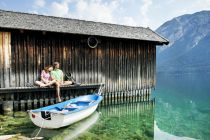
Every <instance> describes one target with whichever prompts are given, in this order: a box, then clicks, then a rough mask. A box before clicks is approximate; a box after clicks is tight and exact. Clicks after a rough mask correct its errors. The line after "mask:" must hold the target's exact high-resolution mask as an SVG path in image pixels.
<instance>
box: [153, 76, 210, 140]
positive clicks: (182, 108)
mask: <svg viewBox="0 0 210 140" xmlns="http://www.w3.org/2000/svg"><path fill="white" fill-rule="evenodd" d="M157 79H158V80H157V89H156V90H155V92H154V94H153V95H154V96H155V97H156V106H155V122H156V124H157V126H158V128H159V129H160V130H161V131H165V132H167V133H163V135H162V138H164V139H167V138H169V139H172V138H173V137H172V136H171V135H175V136H180V137H185V138H179V139H188V138H194V139H202V140H208V139H210V121H209V120H210V74H180V75H170V74H165V75H164V74H161V75H158V76H157ZM155 132H156V131H155ZM160 136H161V134H157V135H155V139H158V137H160ZM187 137H188V138H187ZM175 138H176V139H178V137H175Z"/></svg>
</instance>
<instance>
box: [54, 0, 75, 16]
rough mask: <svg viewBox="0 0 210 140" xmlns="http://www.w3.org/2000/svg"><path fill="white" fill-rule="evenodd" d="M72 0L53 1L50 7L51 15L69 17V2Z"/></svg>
mask: <svg viewBox="0 0 210 140" xmlns="http://www.w3.org/2000/svg"><path fill="white" fill-rule="evenodd" d="M70 2H71V1H70V0H63V1H61V2H60V3H59V2H56V1H54V2H52V4H51V7H50V15H54V16H59V17H67V16H68V15H69V3H70Z"/></svg>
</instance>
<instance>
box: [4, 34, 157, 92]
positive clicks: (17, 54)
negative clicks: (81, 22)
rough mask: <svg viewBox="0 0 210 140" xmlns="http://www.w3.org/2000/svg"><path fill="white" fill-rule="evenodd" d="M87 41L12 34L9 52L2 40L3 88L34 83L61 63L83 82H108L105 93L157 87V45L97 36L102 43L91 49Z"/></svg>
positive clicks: (60, 35) (72, 37)
mask: <svg viewBox="0 0 210 140" xmlns="http://www.w3.org/2000/svg"><path fill="white" fill-rule="evenodd" d="M2 33H3V32H1V35H0V38H2ZM4 34H5V32H4ZM7 34H8V36H10V33H7ZM87 38H88V36H82V35H70V34H57V33H46V34H42V33H40V32H29V31H28V32H26V31H25V32H23V33H20V32H18V31H12V32H11V45H10V38H9V37H8V39H7V40H6V42H7V45H6V48H7V49H5V48H3V46H4V47H5V45H3V44H4V43H2V39H0V54H3V55H0V58H1V60H0V68H1V69H0V78H1V84H0V87H1V88H3V87H6V86H12V87H18V86H24V85H25V83H28V82H30V83H33V82H34V81H35V80H36V79H37V78H38V77H39V75H40V72H41V70H42V69H43V67H44V66H46V65H50V64H52V63H53V62H54V61H59V62H60V63H61V69H63V71H64V72H71V73H72V75H73V76H74V77H75V78H76V80H77V81H78V82H80V83H100V82H103V83H105V84H106V92H115V91H116V92H117V91H128V90H140V89H145V88H147V89H149V88H152V87H154V85H155V61H156V58H155V57H156V56H155V53H156V50H155V44H154V43H152V42H148V41H136V40H123V39H113V38H105V37H97V38H98V39H99V40H100V43H99V44H98V47H97V48H95V49H92V48H89V47H88V45H87V42H86V41H87ZM10 47H11V48H10ZM7 52H8V53H7ZM5 53H6V54H9V55H5ZM11 57H12V59H11ZM8 68H9V69H8ZM5 72H6V73H5ZM5 79H6V80H5Z"/></svg>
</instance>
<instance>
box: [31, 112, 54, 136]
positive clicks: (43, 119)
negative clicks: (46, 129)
mask: <svg viewBox="0 0 210 140" xmlns="http://www.w3.org/2000/svg"><path fill="white" fill-rule="evenodd" d="M30 112H31V114H33V115H35V116H36V117H38V118H41V119H42V124H41V127H40V128H39V131H38V132H37V134H36V136H35V137H33V138H36V137H37V136H38V135H39V133H40V132H41V130H42V127H43V125H44V121H45V120H47V119H49V118H50V117H51V116H50V117H48V118H42V117H40V116H39V115H36V114H34V113H33V112H32V111H30ZM45 113H47V112H45ZM49 114H50V112H49V113H48V114H46V115H49Z"/></svg>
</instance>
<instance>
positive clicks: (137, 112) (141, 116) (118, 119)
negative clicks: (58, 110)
mask: <svg viewBox="0 0 210 140" xmlns="http://www.w3.org/2000/svg"><path fill="white" fill-rule="evenodd" d="M99 111H100V112H101V113H102V115H101V117H100V120H99V121H98V122H97V124H95V125H94V127H93V128H92V129H90V130H88V131H86V132H85V133H84V134H83V135H80V136H79V137H78V138H77V139H81V140H82V139H101V140H104V139H114V140H122V139H148V140H150V139H151V140H153V138H154V108H153V103H152V102H143V103H139V102H136V103H127V104H120V105H112V106H107V107H101V108H99Z"/></svg>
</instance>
